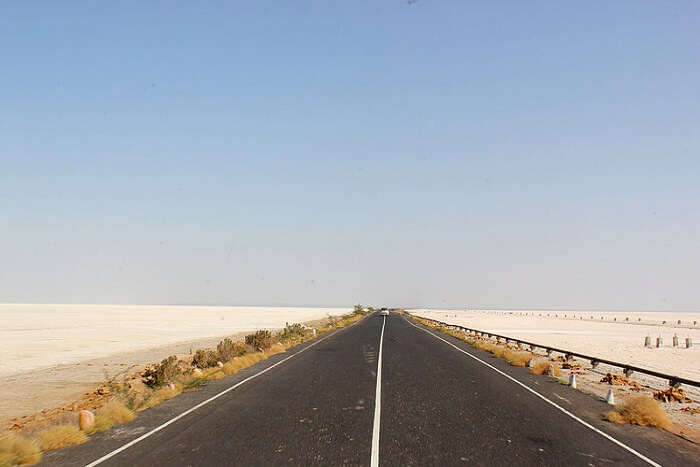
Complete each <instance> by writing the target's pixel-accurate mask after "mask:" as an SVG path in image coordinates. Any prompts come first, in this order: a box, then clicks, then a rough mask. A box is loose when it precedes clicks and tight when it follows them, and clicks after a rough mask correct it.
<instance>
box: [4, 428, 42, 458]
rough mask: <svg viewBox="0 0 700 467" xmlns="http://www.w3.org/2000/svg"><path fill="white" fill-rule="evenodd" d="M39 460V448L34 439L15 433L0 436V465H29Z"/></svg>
mask: <svg viewBox="0 0 700 467" xmlns="http://www.w3.org/2000/svg"><path fill="white" fill-rule="evenodd" d="M40 460H41V449H40V448H39V443H38V442H37V441H36V440H33V439H29V438H25V437H24V436H20V435H18V434H16V433H10V434H7V435H4V436H2V437H0V466H11V465H30V464H36V463H37V462H39V461H40Z"/></svg>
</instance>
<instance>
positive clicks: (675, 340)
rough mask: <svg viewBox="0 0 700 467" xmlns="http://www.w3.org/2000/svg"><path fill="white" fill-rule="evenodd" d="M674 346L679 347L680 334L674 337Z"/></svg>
mask: <svg viewBox="0 0 700 467" xmlns="http://www.w3.org/2000/svg"><path fill="white" fill-rule="evenodd" d="M673 346H674V347H678V334H674V335H673Z"/></svg>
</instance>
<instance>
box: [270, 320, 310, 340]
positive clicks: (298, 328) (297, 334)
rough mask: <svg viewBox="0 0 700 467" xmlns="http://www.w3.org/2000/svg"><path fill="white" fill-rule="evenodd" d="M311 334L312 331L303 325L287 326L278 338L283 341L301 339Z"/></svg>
mask: <svg viewBox="0 0 700 467" xmlns="http://www.w3.org/2000/svg"><path fill="white" fill-rule="evenodd" d="M309 332H310V331H309V330H308V329H306V328H305V327H304V326H303V325H302V324H299V323H294V324H287V326H285V327H284V329H282V330H281V331H280V332H279V334H278V337H279V338H280V339H282V340H292V339H301V338H303V337H304V336H306V334H308V333H309Z"/></svg>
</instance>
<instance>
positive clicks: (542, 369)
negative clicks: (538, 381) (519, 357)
mask: <svg viewBox="0 0 700 467" xmlns="http://www.w3.org/2000/svg"><path fill="white" fill-rule="evenodd" d="M549 365H552V369H553V370H554V376H559V375H561V371H559V367H558V366H557V365H554V364H553V363H551V362H549V360H538V361H536V362H535V365H534V366H533V367H532V368H530V373H532V374H533V375H545V374H547V368H549Z"/></svg>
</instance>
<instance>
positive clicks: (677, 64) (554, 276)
mask: <svg viewBox="0 0 700 467" xmlns="http://www.w3.org/2000/svg"><path fill="white" fill-rule="evenodd" d="M698 31H700V3H698V2H696V1H694V0H693V1H682V0H678V1H673V2H671V1H644V2H640V1H616V2H609V1H593V2H585V3H580V2H578V3H576V2H552V1H547V2H539V1H531V2H520V1H504V2H490V1H483V2H476V1H475V2H465V1H461V0H460V1H457V0H455V1H435V0H417V1H416V2H414V3H407V2H406V1H403V0H381V1H378V0H371V1H344V2H340V1H327V0H319V1H303V0H300V1H295V2H289V1H281V0H280V1H247V2H246V1H241V2H231V1H220V2H216V1H212V2H165V1H163V2H157V1H154V2H136V1H134V2H127V1H125V2H91V1H85V2H79V1H70V2H52V1H43V2H42V1H38V2H6V3H4V4H3V5H2V6H0V167H1V170H0V302H29V303H115V304H121V303H124V304H195V303H196V304H221V305H223V304H229V305H254V304H257V305H304V306H305V305H329V306H330V305H333V306H335V305H337V306H345V305H351V304H354V303H365V304H374V305H387V306H406V307H458V308H464V307H497V308H519V309H523V308H525V309H601V310H605V309H610V310H618V309H619V310H675V311H693V310H700V286H699V282H698V281H699V279H700V33H699V32H698Z"/></svg>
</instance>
